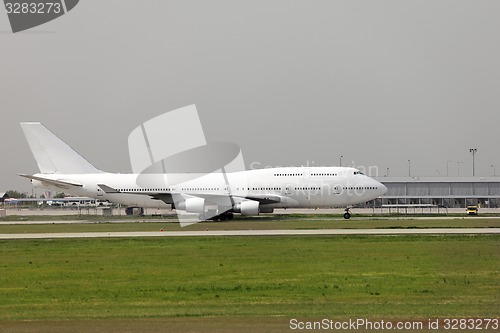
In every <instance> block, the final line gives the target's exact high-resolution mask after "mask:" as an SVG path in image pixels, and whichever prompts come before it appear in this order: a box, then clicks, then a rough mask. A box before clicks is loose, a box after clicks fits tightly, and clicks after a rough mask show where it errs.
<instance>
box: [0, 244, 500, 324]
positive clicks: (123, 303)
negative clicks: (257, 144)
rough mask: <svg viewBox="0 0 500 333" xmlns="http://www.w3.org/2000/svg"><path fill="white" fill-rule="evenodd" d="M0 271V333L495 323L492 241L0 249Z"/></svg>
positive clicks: (498, 291)
mask: <svg viewBox="0 0 500 333" xmlns="http://www.w3.org/2000/svg"><path fill="white" fill-rule="evenodd" d="M0 268H1V272H2V274H1V275H0V295H1V297H0V330H2V327H3V328H6V327H11V326H9V325H14V326H13V327H14V328H16V327H17V328H18V329H19V330H17V331H22V330H24V328H23V327H24V326H23V325H24V324H25V323H24V324H23V322H22V321H25V320H30V321H32V320H35V321H36V320H41V322H39V323H42V324H38V325H41V326H38V327H43V323H45V324H47V323H53V321H56V322H57V321H59V320H64V321H65V322H66V323H70V322H71V321H76V322H77V323H87V324H86V325H88V323H94V324H95V323H101V324H102V323H108V324H109V323H115V324H116V325H115V326H116V327H120V325H121V324H119V323H122V324H123V322H127V321H130V322H134V323H137V322H138V323H140V324H139V325H138V327H139V328H141V331H147V330H148V327H150V328H151V327H156V325H159V323H160V324H161V325H163V324H164V323H168V322H170V323H171V324H172V325H174V324H175V323H176V322H177V323H179V320H180V319H186V320H185V321H184V322H180V323H181V324H179V325H180V326H179V327H181V328H186V327H189V326H186V325H185V323H186V322H187V321H189V322H190V323H198V324H195V326H194V328H193V330H194V331H196V330H203V331H206V330H205V329H203V328H206V329H208V327H210V325H208V326H207V324H206V323H207V322H213V318H217V320H216V321H221V322H222V324H221V325H222V326H220V325H219V326H217V325H216V328H214V330H213V331H222V328H223V327H224V324H226V325H233V326H232V327H233V329H234V328H238V327H239V326H238V325H242V323H247V324H248V325H246V326H245V327H251V325H250V324H251V323H255V322H261V321H263V322H268V325H269V327H272V325H273V323H274V324H276V323H280V324H281V325H282V324H283V323H286V322H287V321H288V320H289V319H290V318H323V317H327V318H339V319H344V320H345V319H349V318H382V319H386V320H387V319H391V320H392V319H394V320H397V319H408V318H412V319H427V318H436V317H454V318H464V317H474V318H476V317H479V318H485V317H488V318H490V317H495V318H498V317H499V315H500V310H499V309H500V286H499V283H498V276H499V273H500V238H499V237H498V236H497V235H492V236H398V237H365V236H356V237H340V236H336V237H234V238H231V237H213V238H169V239H164V238H162V239H157V238H153V239H89V240H87V239H71V240H64V239H61V240H21V241H20V240H16V241H0ZM210 318H212V319H210ZM190 319H193V320H190ZM182 323H184V324H182ZM238 323H239V324H238ZM77 325H78V324H77ZM148 325H150V326H148ZM196 325H198V326H196ZM104 326H105V327H106V325H104ZM51 327H52V326H51ZM172 327H173V326H172ZM221 327H222V328H221ZM87 328H88V327H87ZM240 328H241V327H240ZM281 328H288V326H282V327H281ZM238 330H239V329H238ZM2 331H5V330H2ZM11 331H13V332H14V331H16V330H15V329H11ZM47 331H50V330H47ZM52 331H54V330H53V327H52ZM71 331H73V332H74V331H76V330H75V329H74V327H73V328H72V329H71ZM87 331H88V330H87ZM103 331H110V327H108V328H107V329H103ZM277 331H280V330H279V329H278V330H277Z"/></svg>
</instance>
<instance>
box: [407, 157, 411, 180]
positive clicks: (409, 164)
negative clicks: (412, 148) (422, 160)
mask: <svg viewBox="0 0 500 333" xmlns="http://www.w3.org/2000/svg"><path fill="white" fill-rule="evenodd" d="M408 177H411V160H408Z"/></svg>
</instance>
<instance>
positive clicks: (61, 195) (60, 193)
mask: <svg viewBox="0 0 500 333" xmlns="http://www.w3.org/2000/svg"><path fill="white" fill-rule="evenodd" d="M65 197H66V194H64V193H63V192H57V194H56V195H55V196H54V199H64V198H65Z"/></svg>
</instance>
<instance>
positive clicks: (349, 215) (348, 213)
mask: <svg viewBox="0 0 500 333" xmlns="http://www.w3.org/2000/svg"><path fill="white" fill-rule="evenodd" d="M350 218H351V212H350V208H346V209H345V213H344V219H346V220H349V219H350Z"/></svg>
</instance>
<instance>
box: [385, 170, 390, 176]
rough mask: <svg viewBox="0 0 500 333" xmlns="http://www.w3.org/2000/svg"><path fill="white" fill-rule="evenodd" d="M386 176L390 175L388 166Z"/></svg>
mask: <svg viewBox="0 0 500 333" xmlns="http://www.w3.org/2000/svg"><path fill="white" fill-rule="evenodd" d="M385 176H386V177H389V168H387V173H386V174H385Z"/></svg>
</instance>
